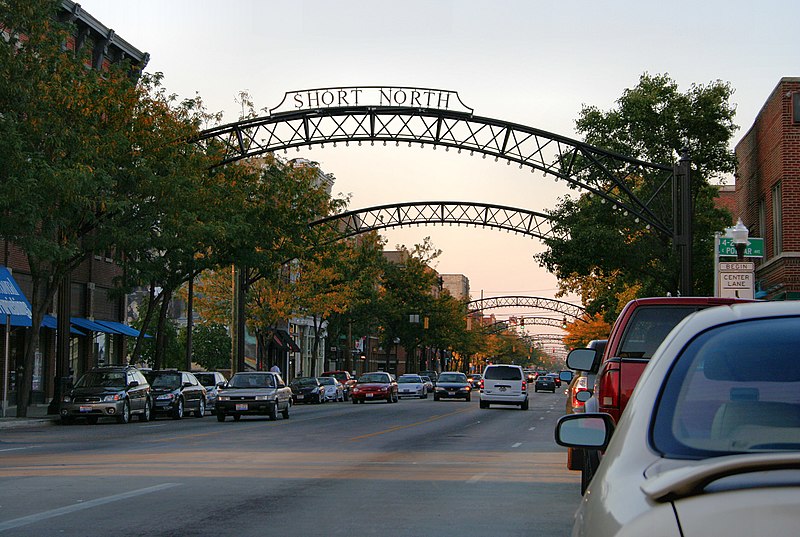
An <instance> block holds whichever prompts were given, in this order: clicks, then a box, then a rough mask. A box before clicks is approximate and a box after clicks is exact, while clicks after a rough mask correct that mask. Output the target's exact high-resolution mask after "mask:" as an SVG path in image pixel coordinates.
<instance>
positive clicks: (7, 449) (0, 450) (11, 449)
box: [0, 446, 39, 452]
mask: <svg viewBox="0 0 800 537" xmlns="http://www.w3.org/2000/svg"><path fill="white" fill-rule="evenodd" d="M37 447H39V446H26V447H12V448H6V449H0V452H2V451H19V450H21V449H33V448H37Z"/></svg>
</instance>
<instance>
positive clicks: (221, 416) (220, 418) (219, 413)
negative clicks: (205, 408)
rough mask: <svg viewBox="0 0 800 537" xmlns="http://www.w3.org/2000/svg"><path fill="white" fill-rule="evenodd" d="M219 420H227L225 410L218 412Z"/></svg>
mask: <svg viewBox="0 0 800 537" xmlns="http://www.w3.org/2000/svg"><path fill="white" fill-rule="evenodd" d="M217 421H219V422H222V421H225V413H224V412H217Z"/></svg>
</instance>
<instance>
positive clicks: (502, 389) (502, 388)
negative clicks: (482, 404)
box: [499, 386, 507, 392]
mask: <svg viewBox="0 0 800 537" xmlns="http://www.w3.org/2000/svg"><path fill="white" fill-rule="evenodd" d="M506 389H507V388H506V387H505V386H500V388H499V390H500V391H501V392H504V391H506Z"/></svg>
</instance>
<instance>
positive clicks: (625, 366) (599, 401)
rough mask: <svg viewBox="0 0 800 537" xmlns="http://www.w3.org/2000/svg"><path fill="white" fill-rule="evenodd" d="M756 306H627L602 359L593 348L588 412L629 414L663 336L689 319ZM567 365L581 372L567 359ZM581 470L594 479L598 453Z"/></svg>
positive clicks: (656, 300) (675, 300) (723, 301)
mask: <svg viewBox="0 0 800 537" xmlns="http://www.w3.org/2000/svg"><path fill="white" fill-rule="evenodd" d="M745 302H751V301H748V300H744V299H739V298H709V297H651V298H638V299H635V300H631V301H630V302H628V303H627V304H626V305H625V307H624V308H622V311H621V312H620V314H619V316H618V317H617V320H616V321H614V325H613V326H612V327H611V332H610V334H609V336H608V343H607V344H606V347H605V350H604V351H603V354H602V357H601V358H599V359H598V358H597V354H598V351H597V349H595V350H592V351H591V352H592V353H593V358H592V360H591V367H595V364H599V365H598V366H596V367H597V369H592V370H591V372H596V373H597V378H596V380H595V383H594V387H592V386H590V389H592V397H591V398H590V399H589V400H588V401H587V403H586V411H587V412H597V411H599V412H606V413H608V414H611V416H612V417H613V418H614V419H615V420H619V417H620V416H621V415H622V412H623V411H624V410H625V407H626V405H627V404H628V400H629V399H630V397H631V395H632V394H633V389H634V387H635V386H636V383H637V382H638V381H639V377H640V376H641V375H642V372H643V371H644V368H645V366H646V365H647V364H648V362H649V361H650V358H651V357H652V356H653V353H654V352H655V350H656V349H657V348H658V346H659V345H660V344H661V342H662V341H663V340H664V337H666V335H667V334H668V333H669V332H670V330H672V329H673V328H674V327H675V326H676V325H677V324H678V323H679V322H680V321H681V320H683V319H684V318H685V317H686V316H687V315H689V314H691V313H693V312H695V311H698V310H701V309H706V308H711V307H714V306H721V305H728V304H734V303H745ZM567 366H568V367H569V368H570V369H574V370H578V369H579V368H577V367H574V366H573V365H571V363H570V359H569V356H568V357H567ZM585 455H586V457H585V460H584V461H583V462H584V463H585V464H583V466H582V467H581V481H582V482H583V483H588V482H589V481H591V479H592V472H593V470H592V469H593V468H594V467H596V466H597V464H598V461H599V453H598V452H597V451H596V450H595V451H590V452H587V453H585Z"/></svg>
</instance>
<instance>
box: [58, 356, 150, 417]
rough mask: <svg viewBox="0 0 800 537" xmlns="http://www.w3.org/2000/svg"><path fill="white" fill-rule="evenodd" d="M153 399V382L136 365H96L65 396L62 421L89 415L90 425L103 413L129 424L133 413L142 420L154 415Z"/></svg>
mask: <svg viewBox="0 0 800 537" xmlns="http://www.w3.org/2000/svg"><path fill="white" fill-rule="evenodd" d="M152 408H153V400H152V398H151V394H150V384H148V382H147V379H146V378H145V377H144V375H142V373H141V372H140V371H139V370H138V369H136V368H135V367H133V366H111V367H96V368H94V369H92V370H90V371H88V372H86V373H84V374H83V375H82V376H81V378H80V379H78V382H76V383H75V386H74V387H73V388H72V389H71V390H70V391H69V392H67V393H65V394H64V396H63V397H62V399H61V404H60V409H59V413H60V415H61V422H62V423H64V424H69V423H72V422H73V421H74V420H75V418H86V421H87V422H88V423H90V424H94V423H97V420H98V419H100V418H102V417H103V416H107V417H111V418H115V419H116V420H117V422H118V423H128V422H129V421H130V420H131V416H132V415H138V416H139V419H140V420H141V421H148V420H149V419H150V418H151V411H152Z"/></svg>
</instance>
